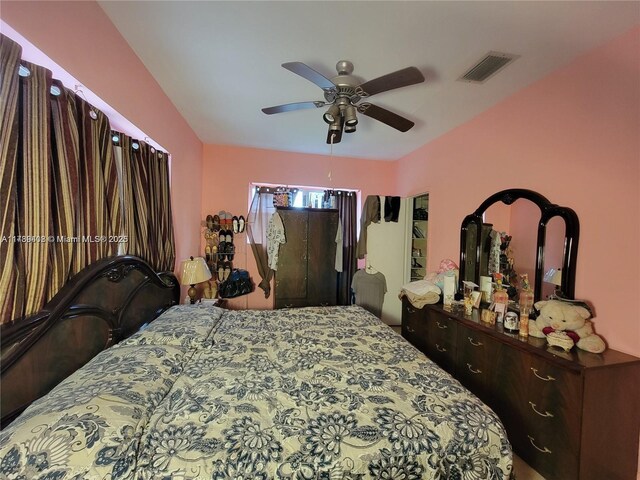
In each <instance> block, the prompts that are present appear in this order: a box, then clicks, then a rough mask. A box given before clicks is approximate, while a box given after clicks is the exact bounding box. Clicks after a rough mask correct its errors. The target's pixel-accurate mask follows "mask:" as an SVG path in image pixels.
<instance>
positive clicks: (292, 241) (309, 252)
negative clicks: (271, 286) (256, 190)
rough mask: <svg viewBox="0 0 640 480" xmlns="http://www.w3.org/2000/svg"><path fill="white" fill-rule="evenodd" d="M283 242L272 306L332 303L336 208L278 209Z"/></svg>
mask: <svg viewBox="0 0 640 480" xmlns="http://www.w3.org/2000/svg"><path fill="white" fill-rule="evenodd" d="M278 214H279V215H280V217H281V218H282V223H283V225H284V233H285V237H286V242H285V243H284V244H283V245H281V246H280V251H279V255H278V270H277V271H276V274H275V307H276V308H287V307H304V306H315V305H335V304H336V296H337V272H336V270H335V255H336V243H335V239H336V232H337V228H338V212H337V210H323V209H307V208H304V209H300V208H279V209H278Z"/></svg>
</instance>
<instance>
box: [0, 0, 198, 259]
mask: <svg viewBox="0 0 640 480" xmlns="http://www.w3.org/2000/svg"><path fill="white" fill-rule="evenodd" d="M0 15H1V18H2V20H4V21H5V22H6V23H8V24H9V25H10V26H11V27H13V28H14V29H15V30H16V31H17V32H18V33H20V34H21V35H22V36H24V37H25V38H26V39H28V40H29V41H30V42H31V43H32V44H34V45H35V46H36V47H37V48H39V49H40V50H42V51H43V52H44V53H45V54H46V55H47V56H49V57H50V58H51V59H52V60H53V61H55V62H56V63H57V64H58V65H60V66H61V67H62V68H64V69H65V70H67V71H68V72H69V73H70V74H71V75H73V76H74V77H75V78H77V79H78V80H79V81H80V82H82V84H83V85H86V86H87V88H89V89H90V90H92V91H93V92H94V93H95V94H96V95H98V96H99V97H101V98H102V99H103V100H104V101H105V102H107V103H108V104H109V105H111V106H112V107H113V108H114V109H115V110H117V111H118V112H120V113H121V114H122V115H123V116H124V117H126V118H127V119H128V120H130V121H131V122H132V123H133V124H134V125H136V126H137V127H139V128H140V129H141V130H143V131H145V132H147V134H148V135H149V136H150V137H151V138H153V139H154V140H155V141H157V142H158V143H159V144H161V145H162V146H164V147H165V148H166V149H167V150H168V151H169V153H171V156H172V157H171V187H172V208H173V217H174V229H175V232H176V260H177V267H179V265H180V263H179V262H180V259H182V258H185V257H186V256H187V255H188V253H189V252H191V251H193V250H195V249H196V248H197V245H198V244H199V236H198V224H199V222H200V200H201V184H200V182H199V181H196V182H194V181H193V179H194V178H196V179H199V178H200V176H201V171H202V142H200V140H199V139H198V138H197V137H196V135H195V133H194V132H193V130H191V128H190V127H189V126H188V125H187V123H186V122H185V120H184V119H183V118H182V116H181V115H180V113H179V112H178V110H176V108H175V107H174V105H173V104H172V103H171V101H170V100H169V99H168V98H167V96H166V95H165V94H164V92H163V91H162V89H161V88H160V86H159V85H158V84H157V82H156V81H155V80H154V78H153V77H152V76H151V74H150V73H149V72H148V71H147V69H146V68H145V67H144V65H143V64H142V62H141V61H140V59H139V58H138V57H137V55H136V54H135V53H134V52H133V50H131V48H130V47H129V45H128V44H127V43H126V42H125V41H124V39H123V38H122V36H121V35H120V33H119V32H118V30H117V29H116V28H115V27H114V25H113V24H112V23H111V21H110V20H109V18H108V17H107V16H106V15H105V13H104V12H103V10H102V9H101V8H100V6H99V5H98V4H97V3H96V2H47V1H45V2H2V8H1V9H0ZM67 87H69V88H73V85H67Z"/></svg>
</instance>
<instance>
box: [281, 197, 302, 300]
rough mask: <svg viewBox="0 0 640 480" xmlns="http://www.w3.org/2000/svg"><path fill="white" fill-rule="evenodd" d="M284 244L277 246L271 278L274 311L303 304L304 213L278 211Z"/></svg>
mask: <svg viewBox="0 0 640 480" xmlns="http://www.w3.org/2000/svg"><path fill="white" fill-rule="evenodd" d="M278 214H279V215H280V218H282V223H283V225H284V232H285V237H286V243H284V244H283V245H281V246H280V251H279V253H278V270H277V271H276V274H275V301H276V305H275V306H276V308H284V307H301V306H305V305H306V304H307V278H308V272H307V241H308V238H309V220H308V215H307V212H306V211H300V210H285V209H279V210H278Z"/></svg>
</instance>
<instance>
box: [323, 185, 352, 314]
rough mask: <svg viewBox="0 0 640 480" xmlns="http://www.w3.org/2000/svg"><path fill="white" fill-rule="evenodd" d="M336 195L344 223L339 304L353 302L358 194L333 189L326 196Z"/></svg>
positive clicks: (341, 220) (342, 222)
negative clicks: (352, 282) (352, 285)
mask: <svg viewBox="0 0 640 480" xmlns="http://www.w3.org/2000/svg"><path fill="white" fill-rule="evenodd" d="M327 194H329V195H334V196H335V197H336V201H335V205H336V208H337V209H338V215H339V217H340V223H341V224H342V272H339V273H338V289H337V291H338V294H337V295H338V298H337V303H338V305H350V304H351V281H352V280H353V275H354V274H355V272H356V268H357V259H356V245H357V243H358V239H357V237H356V222H357V219H356V212H357V196H356V193H355V192H349V191H342V190H333V191H328V192H325V196H326V195H327Z"/></svg>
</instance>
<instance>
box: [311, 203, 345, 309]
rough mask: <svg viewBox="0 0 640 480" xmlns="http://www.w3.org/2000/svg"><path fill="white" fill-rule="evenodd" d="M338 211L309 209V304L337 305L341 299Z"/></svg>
mask: <svg viewBox="0 0 640 480" xmlns="http://www.w3.org/2000/svg"><path fill="white" fill-rule="evenodd" d="M337 230H338V212H337V211H322V210H317V211H313V210H309V238H308V242H307V248H308V258H307V271H308V281H307V285H308V291H307V299H308V302H309V303H308V304H309V305H335V304H336V299H337V282H338V277H337V272H336V269H335V258H336V241H335V240H336V232H337Z"/></svg>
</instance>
